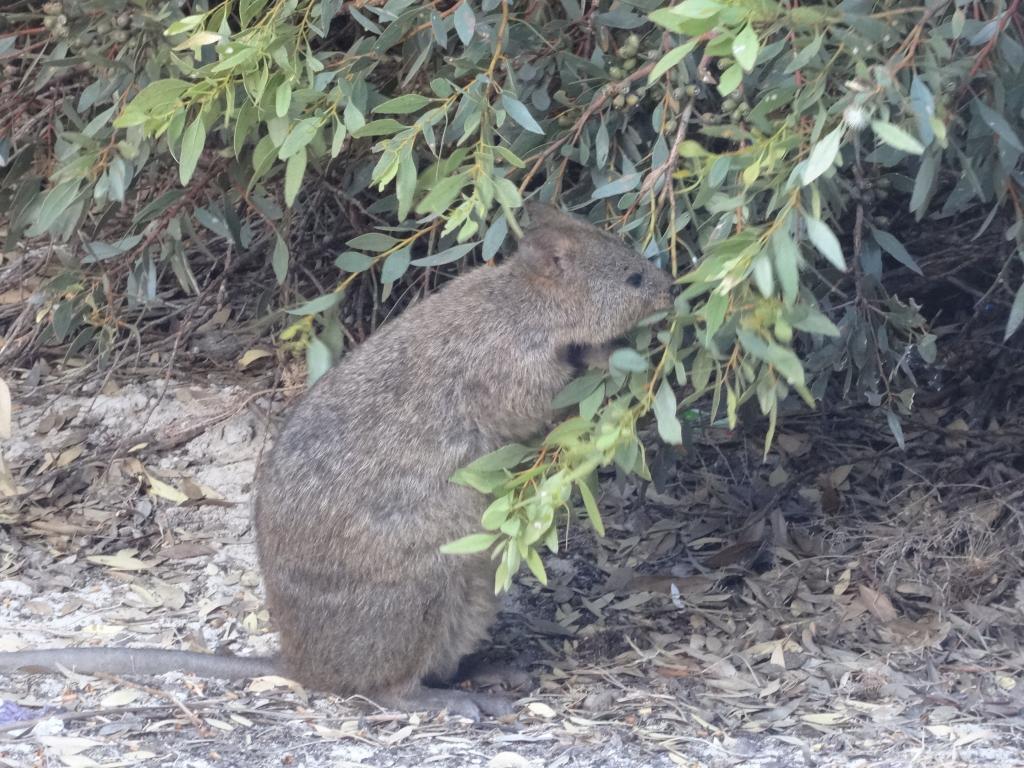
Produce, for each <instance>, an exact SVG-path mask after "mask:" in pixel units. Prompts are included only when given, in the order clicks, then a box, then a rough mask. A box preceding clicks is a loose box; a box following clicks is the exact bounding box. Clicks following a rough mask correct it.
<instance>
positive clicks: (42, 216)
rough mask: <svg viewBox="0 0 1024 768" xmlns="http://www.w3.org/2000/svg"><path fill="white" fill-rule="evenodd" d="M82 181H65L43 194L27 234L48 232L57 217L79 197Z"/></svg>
mask: <svg viewBox="0 0 1024 768" xmlns="http://www.w3.org/2000/svg"><path fill="white" fill-rule="evenodd" d="M80 183H81V182H79V181H78V180H77V179H76V180H75V181H65V182H64V183H63V184H58V185H57V186H55V187H52V188H51V189H49V190H48V191H47V193H46V194H45V195H44V196H43V200H42V202H41V203H40V204H39V209H38V210H37V211H36V215H35V220H34V221H33V222H32V226H31V227H30V228H29V229H28V231H27V232H26V234H27V235H28V236H29V237H39V236H40V235H42V234H43V233H44V232H46V231H47V230H48V229H49V228H50V227H51V226H52V225H53V223H54V222H55V221H57V218H58V217H59V216H60V215H61V214H62V213H64V211H66V210H67V209H68V208H70V207H71V203H72V202H73V201H74V199H75V198H76V197H78V187H79V185H80Z"/></svg>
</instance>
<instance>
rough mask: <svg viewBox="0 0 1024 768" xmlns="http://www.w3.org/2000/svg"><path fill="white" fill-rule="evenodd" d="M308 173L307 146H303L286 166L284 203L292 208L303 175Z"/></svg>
mask: <svg viewBox="0 0 1024 768" xmlns="http://www.w3.org/2000/svg"><path fill="white" fill-rule="evenodd" d="M305 175H306V148H305V147H302V148H301V149H299V151H298V152H296V153H295V154H294V155H292V156H291V157H289V158H288V163H287V165H285V167H284V203H285V205H287V206H288V207H289V208H291V206H292V203H294V202H295V196H296V195H298V194H299V187H301V186H302V177H303V176H305Z"/></svg>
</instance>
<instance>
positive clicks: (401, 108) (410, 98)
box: [373, 93, 433, 115]
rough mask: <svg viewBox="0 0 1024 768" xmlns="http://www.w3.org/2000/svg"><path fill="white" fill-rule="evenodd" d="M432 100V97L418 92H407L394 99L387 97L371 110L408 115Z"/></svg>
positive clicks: (379, 112)
mask: <svg viewBox="0 0 1024 768" xmlns="http://www.w3.org/2000/svg"><path fill="white" fill-rule="evenodd" d="M432 101H433V99H428V98H427V97H426V96H422V95H420V94H418V93H407V94H405V95H403V96H398V97H397V98H394V99H388V100H387V101H385V102H384V103H383V104H378V105H377V106H376V107H374V108H373V111H374V112H375V113H377V114H381V115H409V114H412V113H413V112H419V111H420V110H421V109H423V108H424V107H425V106H427V105H428V104H430V103H431V102H432Z"/></svg>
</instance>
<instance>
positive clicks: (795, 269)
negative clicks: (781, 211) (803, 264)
mask: <svg viewBox="0 0 1024 768" xmlns="http://www.w3.org/2000/svg"><path fill="white" fill-rule="evenodd" d="M771 243H772V253H773V254H774V256H775V260H774V261H775V275H776V276H777V277H778V278H779V285H780V286H781V287H782V298H783V301H785V302H786V305H787V306H792V305H793V302H794V301H796V295H797V291H798V290H799V289H800V266H799V265H800V249H799V247H798V246H797V244H796V242H795V241H794V240H793V238H792V237H790V235H789V232H788V231H786V228H785V227H780V228H779V229H777V230H775V232H773V233H772V240H771Z"/></svg>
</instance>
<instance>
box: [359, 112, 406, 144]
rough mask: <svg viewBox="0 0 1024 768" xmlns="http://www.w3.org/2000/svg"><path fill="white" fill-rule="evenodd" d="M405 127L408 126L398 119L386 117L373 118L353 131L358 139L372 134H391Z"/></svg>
mask: <svg viewBox="0 0 1024 768" xmlns="http://www.w3.org/2000/svg"><path fill="white" fill-rule="evenodd" d="M404 128H406V126H404V125H402V124H401V123H400V122H398V121H397V120H395V119H393V118H390V117H385V118H383V119H381V120H373V121H371V122H369V123H366V124H365V125H364V126H362V127H361V128H358V129H356V130H354V131H352V135H353V136H355V137H356V138H357V139H365V138H367V137H371V136H391V135H392V134H395V133H398V132H399V131H401V130H403V129H404Z"/></svg>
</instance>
